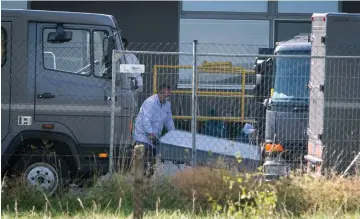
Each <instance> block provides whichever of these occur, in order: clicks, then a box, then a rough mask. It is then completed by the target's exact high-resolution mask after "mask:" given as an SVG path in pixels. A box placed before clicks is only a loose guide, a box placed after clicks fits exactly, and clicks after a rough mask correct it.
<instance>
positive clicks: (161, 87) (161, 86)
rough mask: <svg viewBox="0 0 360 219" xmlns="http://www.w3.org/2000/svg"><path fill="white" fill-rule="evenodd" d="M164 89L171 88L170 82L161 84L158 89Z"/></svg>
mask: <svg viewBox="0 0 360 219" xmlns="http://www.w3.org/2000/svg"><path fill="white" fill-rule="evenodd" d="M164 89H169V90H170V89H171V87H170V85H168V84H161V85H160V86H159V88H158V91H163V90H164Z"/></svg>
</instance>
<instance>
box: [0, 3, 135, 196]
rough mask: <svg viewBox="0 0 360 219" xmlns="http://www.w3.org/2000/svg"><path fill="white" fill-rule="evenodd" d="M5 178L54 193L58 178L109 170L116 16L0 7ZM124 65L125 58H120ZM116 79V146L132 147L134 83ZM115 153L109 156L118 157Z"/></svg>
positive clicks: (118, 43) (123, 77)
mask: <svg viewBox="0 0 360 219" xmlns="http://www.w3.org/2000/svg"><path fill="white" fill-rule="evenodd" d="M1 13H2V14H1V38H2V42H1V43H2V53H1V58H2V59H1V155H2V176H4V174H5V173H6V174H7V175H9V174H15V173H24V177H25V179H26V180H27V182H29V183H30V184H35V183H41V185H42V186H43V188H45V189H47V190H48V192H54V191H55V190H56V189H57V187H58V185H59V181H60V179H61V178H64V177H65V178H66V177H68V176H69V175H68V174H69V173H70V177H71V178H74V177H79V176H81V175H84V174H85V175H86V174H87V173H93V172H94V171H98V170H100V171H102V173H104V172H107V171H108V168H109V155H108V154H109V145H110V122H111V119H110V118H111V117H110V115H111V114H110V112H111V111H110V110H111V102H112V101H111V94H112V93H111V92H112V89H111V88H112V78H111V75H112V74H111V71H112V60H111V59H112V50H113V49H116V50H121V49H122V44H121V40H120V39H121V36H120V31H119V27H118V24H117V22H116V20H115V18H114V17H113V16H110V15H103V14H90V13H74V12H55V11H36V10H10V9H9V10H8V9H2V10H1ZM121 61H123V59H121ZM128 77H129V76H126V75H121V74H117V75H116V86H117V88H116V97H117V98H116V109H117V110H119V108H120V106H121V111H120V112H118V111H117V113H116V115H115V118H116V120H115V126H116V127H117V129H116V135H117V136H121V139H119V138H117V139H116V142H115V143H114V145H115V148H120V146H125V147H130V145H131V142H130V141H128V140H129V139H131V123H132V120H133V116H135V111H136V109H135V108H134V104H133V103H134V98H136V93H135V89H134V86H133V83H132V81H131V80H129V78H128ZM116 151H118V150H115V152H114V153H115V154H114V156H116Z"/></svg>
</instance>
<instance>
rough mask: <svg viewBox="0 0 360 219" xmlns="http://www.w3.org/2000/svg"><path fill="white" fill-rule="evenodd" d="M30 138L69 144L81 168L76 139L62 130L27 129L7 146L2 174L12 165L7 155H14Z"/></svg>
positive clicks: (56, 149) (77, 164) (57, 149)
mask: <svg viewBox="0 0 360 219" xmlns="http://www.w3.org/2000/svg"><path fill="white" fill-rule="evenodd" d="M29 139H42V140H43V139H47V140H52V141H57V142H62V143H64V144H65V145H66V146H67V149H68V150H69V151H70V152H71V155H72V156H73V160H74V163H75V164H76V167H77V168H76V169H77V170H79V169H80V164H81V161H80V159H81V158H79V156H78V155H79V150H78V147H77V143H76V141H75V140H74V139H73V138H72V137H70V136H69V135H67V134H64V133H60V132H53V131H38V130H27V131H22V132H20V133H19V134H17V135H16V136H15V137H14V138H13V139H12V141H11V142H10V144H9V146H8V147H7V148H6V150H5V153H4V154H2V166H3V168H2V174H3V173H4V171H5V170H7V169H8V168H9V167H10V166H11V165H12V162H13V161H12V160H11V158H10V157H9V156H5V155H12V154H15V153H16V152H17V149H19V148H20V147H21V146H23V143H24V142H25V141H26V140H29ZM62 150H66V148H61V147H55V151H57V152H58V151H62Z"/></svg>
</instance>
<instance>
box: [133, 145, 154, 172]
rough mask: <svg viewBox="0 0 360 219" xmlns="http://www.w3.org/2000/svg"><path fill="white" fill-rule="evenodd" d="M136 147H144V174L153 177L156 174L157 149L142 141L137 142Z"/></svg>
mask: <svg viewBox="0 0 360 219" xmlns="http://www.w3.org/2000/svg"><path fill="white" fill-rule="evenodd" d="M135 145H144V149H145V151H144V152H145V153H144V171H145V172H144V174H145V175H146V176H148V177H151V176H152V175H153V174H154V167H155V164H156V148H155V147H153V146H151V145H150V144H148V143H145V142H140V141H136V142H135ZM135 145H134V146H135ZM147 170H149V174H146V171H147Z"/></svg>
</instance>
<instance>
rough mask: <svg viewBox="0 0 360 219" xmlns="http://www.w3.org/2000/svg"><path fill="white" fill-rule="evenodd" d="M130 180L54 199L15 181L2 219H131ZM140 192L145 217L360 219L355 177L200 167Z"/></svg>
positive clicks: (114, 180) (7, 191) (359, 190)
mask: <svg viewBox="0 0 360 219" xmlns="http://www.w3.org/2000/svg"><path fill="white" fill-rule="evenodd" d="M131 180H132V178H129V177H126V176H122V175H120V174H116V175H114V176H113V177H112V179H111V180H110V181H108V182H106V183H104V184H103V185H102V186H98V187H93V188H89V191H88V193H87V194H86V195H81V196H79V195H71V194H69V193H66V192H65V190H64V191H60V192H59V193H58V194H56V195H54V196H51V197H47V196H46V195H45V194H43V193H41V192H37V191H34V190H31V189H29V188H25V187H24V186H23V185H22V184H21V183H16V184H14V183H13V182H14V181H13V182H12V184H11V188H6V189H5V188H3V190H4V191H2V197H1V210H2V218H94V219H95V218H99V219H105V218H132V217H131V214H132V211H133V205H134V204H133V200H134V199H133V195H134V193H133V184H132V181H131ZM16 182H20V181H16ZM136 192H137V194H139V196H141V197H142V198H141V199H140V200H142V201H143V202H142V203H143V208H144V212H145V217H144V218H316V219H317V218H360V179H359V178H356V177H352V178H344V179H341V178H339V177H337V176H327V177H326V178H325V177H323V178H312V177H309V176H306V175H292V176H290V177H289V178H284V179H281V180H278V181H277V182H276V183H266V182H264V181H263V180H262V178H261V175H259V174H253V175H250V174H239V173H235V172H233V171H228V170H224V169H212V168H197V169H195V170H191V169H188V170H185V171H183V172H181V173H178V174H176V175H175V176H174V177H171V178H161V179H158V180H156V181H150V182H145V183H144V184H143V187H142V189H141V190H137V191H136Z"/></svg>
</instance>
